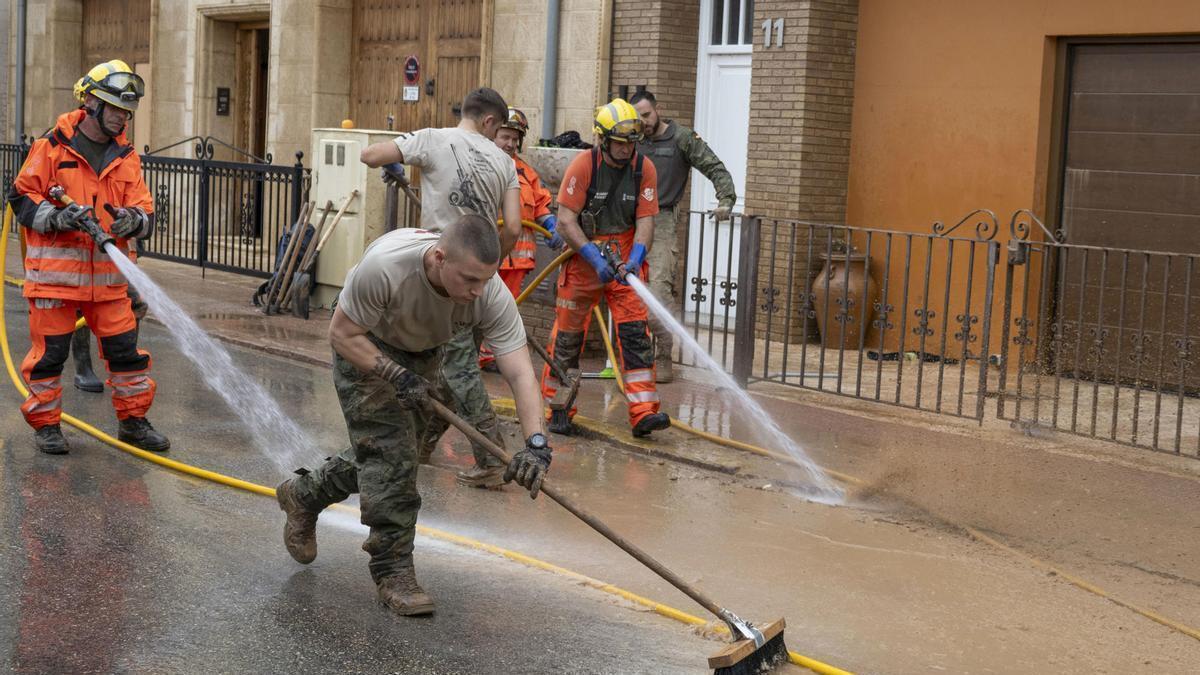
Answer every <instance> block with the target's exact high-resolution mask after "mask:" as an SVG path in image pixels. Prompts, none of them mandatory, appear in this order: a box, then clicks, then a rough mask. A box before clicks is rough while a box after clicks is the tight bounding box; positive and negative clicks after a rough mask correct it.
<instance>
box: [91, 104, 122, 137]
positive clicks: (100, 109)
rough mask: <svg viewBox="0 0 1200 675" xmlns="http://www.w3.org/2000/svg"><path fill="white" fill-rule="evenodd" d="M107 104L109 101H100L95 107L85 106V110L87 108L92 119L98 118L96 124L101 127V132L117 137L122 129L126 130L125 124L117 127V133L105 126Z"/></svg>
mask: <svg viewBox="0 0 1200 675" xmlns="http://www.w3.org/2000/svg"><path fill="white" fill-rule="evenodd" d="M107 105H108V103H107V102H106V101H100V102H99V103H97V104H96V107H95V108H90V109H89V108H87V107H84V110H87V114H88V117H91V118H92V119H94V120H96V126H98V127H100V133H102V134H104V135H105V136H108V137H109V138H110V139H113V138H116V137H117V136H120V135H121V132H122V131H125V125H124V124H122V125H121V128H120V129H117V132H116V133H110V132H109V130H108V127H106V126H104V107H105V106H107Z"/></svg>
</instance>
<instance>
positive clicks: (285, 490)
mask: <svg viewBox="0 0 1200 675" xmlns="http://www.w3.org/2000/svg"><path fill="white" fill-rule="evenodd" d="M295 488H296V479H295V478H292V479H290V480H285V481H283V482H282V483H280V484H279V487H277V488H275V500H276V501H278V502H279V508H280V509H282V510H283V512H284V513H285V514H286V515H287V523H285V524H284V526H283V545H284V546H285V547H287V552H288V553H289V554H290V555H291V556H292V559H293V560H295V561H296V562H298V563H301V564H303V565H307V564H308V563H310V562H312V561H314V560H316V559H317V517H318V516H319V515H320V513H314V512H312V511H310V510H309V509H307V508H305V507H304V505H303V504H301V503H300V500H299V499H297V498H296V491H295Z"/></svg>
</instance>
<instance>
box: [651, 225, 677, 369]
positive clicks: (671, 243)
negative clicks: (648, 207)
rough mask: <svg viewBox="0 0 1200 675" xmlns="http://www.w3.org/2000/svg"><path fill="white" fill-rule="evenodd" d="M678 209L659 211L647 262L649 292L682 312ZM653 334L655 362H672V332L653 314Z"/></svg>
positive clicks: (664, 303)
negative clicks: (678, 269) (679, 279)
mask: <svg viewBox="0 0 1200 675" xmlns="http://www.w3.org/2000/svg"><path fill="white" fill-rule="evenodd" d="M680 210H681V209H680V207H679V206H678V205H676V206H672V207H670V208H665V209H662V210H660V211H659V212H658V213H657V214H656V215H655V216H654V245H653V246H651V247H650V255H649V256H647V260H646V262H648V263H649V264H650V283H649V284H648V286H649V287H650V292H651V293H653V294H654V297H656V298H658V299H659V301H660V302H662V304H663V305H665V306H666V307H667V309H670V310H671V311H673V312H674V311H677V310H678V309H679V289H678V288H677V287H676V283H675V282H676V279H677V276H676V268H677V267H678V266H679V239H678V232H679V212H680ZM650 332H651V334H653V335H654V353H655V360H661V359H663V358H665V359H666V360H668V361H669V360H670V359H671V346H672V344H673V342H674V341H673V339H672V336H671V331H670V330H668V329H667V327H666V326H664V325H662V322H661V321H659V319H658V317H657V316H656V315H655V314H654V313H653V312H651V313H650Z"/></svg>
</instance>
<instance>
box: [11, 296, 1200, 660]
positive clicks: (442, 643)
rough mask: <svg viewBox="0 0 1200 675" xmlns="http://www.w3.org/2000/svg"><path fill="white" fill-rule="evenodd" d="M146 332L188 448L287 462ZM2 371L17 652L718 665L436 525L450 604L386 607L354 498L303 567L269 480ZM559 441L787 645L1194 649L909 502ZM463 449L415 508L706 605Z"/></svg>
mask: <svg viewBox="0 0 1200 675" xmlns="http://www.w3.org/2000/svg"><path fill="white" fill-rule="evenodd" d="M8 293H9V295H8V296H7V297H8V299H9V302H10V303H11V302H12V301H13V300H16V297H15V293H13V292H12V291H8ZM18 302H19V300H18ZM18 307H19V305H18ZM22 314H23V313H22V312H20V311H19V310H11V305H10V311H9V312H8V313H7V315H6V316H7V318H8V320H9V321H10V322H11V325H10V335H13V336H14V337H15V338H17V339H14V348H15V349H17V351H18V352H19V353H20V352H23V350H24V348H25V344H26V340H25V338H24V337H21V336H22V335H23V330H24V322H23V318H22ZM144 338H145V344H146V345H147V346H148V347H149V348H150V349H151V350H152V351H153V352H154V358H155V369H156V378H157V380H158V382H159V394H158V400H157V401H156V404H155V407H154V409H153V410H152V411H151V419H152V420H153V421H154V423H155V424H156V426H158V427H159V428H160V429H162V430H163V431H164V432H166V433H168V434H169V435H171V437H172V440H173V441H174V443H175V445H174V448H173V450H172V453H171V456H172V457H174V458H176V459H180V460H183V461H187V462H189V463H193V464H197V465H200V466H204V467H206V468H212V469H215V470H219V471H222V472H224V473H229V474H232V475H237V476H239V477H242V478H246V479H248V480H252V481H255V482H260V483H264V484H270V485H273V484H275V483H277V482H278V481H279V480H281V479H282V478H284V477H285V476H283V475H281V473H280V470H279V469H278V468H276V464H275V462H273V461H272V460H271V459H269V458H266V457H264V456H263V455H262V454H261V453H259V452H258V451H257V450H256V449H255V448H254V447H253V446H252V445H251V443H250V442H249V441H248V440H247V439H249V438H250V437H251V436H250V434H248V433H245V432H244V431H243V430H242V429H241V427H240V426H238V424H236V423H235V422H234V420H233V416H232V413H230V412H229V411H228V410H226V409H225V408H224V404H223V403H221V402H220V400H219V398H217V397H216V396H215V395H214V394H212V393H211V392H208V391H206V390H204V389H203V385H202V384H201V381H200V379H199V378H198V376H197V374H196V373H195V371H194V369H193V368H192V367H191V365H190V364H189V363H188V362H187V361H186V359H184V358H183V357H182V356H181V355H179V354H177V353H174V352H173V350H172V348H171V347H170V344H169V341H168V340H167V339H166V338H165V336H164V335H163V334H162V329H161V328H159V327H157V326H154V325H152V324H148V325H146V326H145V328H144ZM233 352H234V358H235V361H237V362H238V363H240V364H243V365H244V367H245V368H246V371H247V374H248V376H251V377H255V378H258V379H259V380H260V381H262V382H263V383H264V385H265V386H266V387H267V388H268V390H269V391H271V392H272V395H273V396H275V397H276V398H278V399H279V400H280V402H281V404H282V406H283V407H284V409H285V411H287V412H288V413H289V414H291V415H292V416H293V417H294V418H295V419H296V420H297V421H298V422H299V423H300V424H301V426H302V427H303V428H304V429H305V430H306V431H308V432H309V433H311V434H313V435H314V436H315V437H316V438H317V439H318V441H319V443H320V444H321V446H322V447H323V448H328V449H329V450H330V451H335V450H337V449H338V448H340V447H342V446H343V445H344V443H345V439H344V434H345V431H344V427H343V426H342V423H341V419H340V413H339V412H338V409H337V404H336V400H335V397H334V394H333V391H332V386H331V384H330V381H329V376H328V373H327V372H325V371H324V369H322V368H319V367H310V366H306V365H298V364H295V363H292V362H289V361H286V360H283V359H279V358H275V357H271V356H264V355H262V354H259V353H252V352H247V351H242V350H237V349H234V350H233ZM8 396H9V399H10V403H11V406H12V408H13V411H12V412H11V414H8V415H5V416H4V417H3V418H0V419H2V420H3V422H0V428H2V429H3V436H2V437H3V438H4V439H5V445H4V448H3V452H4V457H5V460H4V473H3V477H4V481H5V487H6V488H7V489H6V490H5V499H4V500H3V506H2V509H3V511H2V517H3V518H4V521H5V525H6V531H8V532H11V533H14V534H13V535H12V536H10V538H9V545H8V546H7V547H5V548H4V549H3V550H2V551H0V565H2V566H3V569H2V570H0V572H2V574H3V576H2V577H0V578H3V579H5V583H4V586H3V588H4V590H3V593H4V595H5V596H6V597H5V598H4V600H5V602H3V603H0V626H3V627H4V628H3V633H0V658H3V660H4V662H6V663H7V664H9V665H10V666H11V667H14V668H15V669H19V670H25V671H28V672H34V671H46V670H77V671H91V672H99V671H112V670H127V671H128V670H132V671H145V670H155V671H158V672H195V671H197V670H216V671H222V672H251V671H262V670H266V669H272V670H274V669H279V667H280V666H282V667H284V668H288V669H293V670H296V669H303V670H305V671H312V672H325V671H334V670H338V671H346V670H349V671H378V670H385V671H393V670H394V671H404V672H703V657H704V656H705V655H707V654H708V653H709V652H711V651H713V650H714V649H715V648H716V646H717V644H716V643H715V642H712V641H708V640H705V639H703V638H701V637H699V636H697V635H695V634H694V633H693V632H692V631H690V630H689V629H687V628H685V627H683V626H681V625H679V624H675V623H673V622H670V621H668V620H666V619H663V618H661V617H658V616H657V615H653V614H650V613H647V612H644V611H641V610H637V609H633V608H631V607H629V606H627V605H626V604H625V603H623V602H618V601H615V600H613V599H611V597H610V596H606V595H602V594H600V593H598V592H596V591H593V590H590V589H586V588H582V587H579V586H577V585H574V584H570V583H567V582H565V581H564V580H562V579H560V578H558V577H555V576H553V575H550V574H547V573H545V572H541V571H537V570H533V569H530V568H527V567H524V566H521V565H517V564H514V563H511V562H508V561H506V560H503V559H500V558H497V557H495V556H491V555H484V554H480V553H476V552H474V551H470V550H467V549H463V548H461V547H458V546H453V545H449V544H444V543H440V542H437V541H434V540H431V539H429V538H427V537H420V538H419V540H418V547H417V560H418V563H417V564H418V573H419V575H420V578H421V580H422V583H423V584H424V585H425V587H426V589H427V590H429V591H430V592H431V594H433V595H434V597H435V598H436V599H437V601H438V603H439V605H438V612H437V614H436V615H435V616H434V617H433V618H432V619H430V620H427V621H422V620H416V621H413V620H403V619H397V618H394V617H391V616H390V615H388V614H387V613H386V612H384V611H383V610H382V609H380V608H378V607H377V606H376V605H375V603H374V596H373V587H372V585H371V582H370V580H369V578H368V576H367V573H366V555H365V554H364V553H362V552H361V550H359V548H358V547H359V545H360V544H361V541H362V538H363V534H362V533H361V532H360V531H358V530H357V529H356V528H355V527H354V524H353V523H352V522H349V523H342V522H337V521H340V520H344V519H338V518H331V517H325V518H323V519H322V522H321V525H320V526H319V530H318V536H319V540H320V547H321V548H320V555H319V557H318V559H317V561H316V562H315V563H314V564H313V565H311V566H308V567H302V566H300V565H297V564H295V563H294V562H292V561H291V559H290V558H288V556H287V554H286V552H284V551H283V549H282V545H281V542H280V530H281V524H282V517H281V514H280V512H279V511H278V509H277V508H276V507H275V505H274V504H273V503H272V502H271V501H270V500H268V499H265V498H262V497H257V496H253V495H248V494H242V493H238V492H235V491H232V490H229V489H227V488H221V487H216V486H213V485H210V484H206V483H202V482H199V481H196V480H194V479H190V478H184V477H180V476H178V475H175V474H172V473H169V472H166V471H164V470H162V469H158V468H155V467H152V466H150V465H149V464H146V463H144V462H141V461H140V460H137V459H135V458H131V457H128V456H125V455H123V454H120V453H118V452H117V451H115V450H111V449H108V448H106V447H103V446H101V445H99V444H98V443H96V442H94V441H91V440H90V439H86V438H85V437H84V436H82V435H81V434H79V433H76V432H68V435H69V437H70V440H71V441H72V443H73V444H74V450H73V452H72V454H71V455H69V456H67V457H64V458H53V457H47V456H42V455H39V454H37V453H36V452H35V451H34V450H33V448H32V444H31V443H30V441H29V434H28V431H27V430H26V429H25V428H24V426H23V423H22V421H21V420H20V418H19V415H17V413H16V412H15V407H16V403H17V399H16V396H15V394H13V393H9V394H8ZM65 407H66V409H67V410H69V411H72V412H76V413H78V414H79V416H81V417H83V418H85V419H89V420H92V421H94V422H95V423H97V424H98V425H99V426H101V427H102V428H111V427H112V426H114V422H112V413H111V408H110V406H109V404H108V401H107V396H97V395H86V394H82V393H79V392H76V391H74V390H71V389H68V392H67V396H66V405H65ZM240 414H242V415H244V416H248V417H251V418H252V417H253V411H241V413H240ZM671 438H672V436H670V435H667V434H664V435H663V436H662V440H660V441H659V442H660V443H668V442H672V441H671V440H670V439H671ZM554 441H555V442H556V443H557V446H558V451H557V452H556V455H555V460H554V466H553V469H552V472H551V475H552V477H553V479H555V480H558V481H560V482H561V484H562V485H563V487H564V489H565V490H566V491H568V492H570V493H571V494H572V495H573V496H576V497H578V499H579V500H580V501H581V502H582V503H583V504H585V505H587V506H589V508H591V509H593V510H594V511H595V512H597V513H598V514H600V515H601V516H602V517H604V518H605V519H607V520H609V521H610V523H611V524H612V525H613V526H614V527H615V528H617V529H618V531H620V532H622V533H624V534H626V535H628V536H630V537H631V538H633V539H635V540H636V541H638V542H639V543H640V544H642V545H643V546H644V547H645V548H646V549H648V550H649V551H650V552H651V553H652V554H654V555H655V556H657V557H658V558H659V559H660V560H662V561H663V562H664V563H666V564H668V565H670V566H672V567H674V568H675V569H677V571H679V572H680V573H681V574H682V575H683V576H684V577H685V578H687V579H689V580H691V581H694V582H696V583H698V584H700V585H701V586H702V587H704V588H705V589H706V590H708V591H709V592H710V593H711V594H712V595H714V596H715V597H716V598H717V599H718V600H719V601H721V602H724V603H727V604H728V605H730V606H731V607H732V608H733V609H734V610H735V611H737V612H738V613H740V614H742V615H743V616H747V617H749V618H754V619H770V618H773V617H775V616H781V615H782V616H786V617H787V619H788V623H789V628H788V631H787V636H788V643H789V646H791V647H792V649H794V650H796V651H799V652H801V653H804V654H807V655H809V656H812V657H814V658H818V659H821V660H824V661H827V662H830V663H833V664H834V665H837V666H840V667H843V668H847V669H850V670H855V671H860V672H888V673H893V672H900V673H903V672H913V673H915V672H928V671H930V670H946V671H949V672H962V673H982V672H1016V671H1019V670H1035V671H1048V670H1049V671H1054V672H1081V673H1082V672H1139V671H1145V672H1150V671H1153V672H1180V673H1184V672H1195V671H1196V670H1197V669H1200V650H1198V649H1197V643H1196V642H1195V641H1194V640H1192V639H1191V638H1185V637H1182V636H1180V635H1179V634H1178V633H1174V632H1172V631H1170V630H1168V629H1166V628H1164V627H1161V626H1158V625H1157V624H1153V623H1151V622H1149V621H1147V620H1145V619H1143V618H1141V617H1138V616H1136V615H1133V614H1131V613H1129V612H1128V610H1125V609H1122V608H1120V607H1117V606H1116V605H1113V604H1112V603H1109V602H1107V601H1104V600H1102V599H1099V598H1096V597H1094V596H1091V595H1088V594H1085V593H1083V592H1081V591H1079V590H1078V589H1075V588H1073V587H1071V586H1068V585H1067V584H1065V583H1063V582H1062V581H1061V580H1059V579H1056V578H1055V577H1053V576H1049V575H1046V574H1045V573H1044V572H1042V571H1040V570H1038V569H1036V568H1033V567H1032V566H1030V565H1028V564H1027V563H1025V562H1023V561H1021V560H1019V559H1016V558H1013V557H1012V556H1009V555H1005V554H1003V553H1000V552H998V551H996V550H995V549H992V548H989V547H986V546H983V545H981V544H978V543H976V542H973V541H971V540H970V539H968V538H966V537H965V536H963V535H962V534H961V533H959V532H957V531H954V530H953V529H950V528H947V527H946V526H945V525H944V524H942V523H941V522H940V521H939V520H938V519H936V518H931V517H929V516H928V515H927V514H923V513H922V512H920V511H919V510H917V509H914V508H912V507H910V506H905V505H893V504H889V503H887V502H883V501H878V500H869V501H867V502H865V503H860V504H854V505H852V506H849V507H843V508H832V507H826V506H820V505H815V504H810V503H807V502H804V501H802V500H799V499H797V498H795V497H793V496H792V495H790V494H788V493H786V492H784V491H781V490H780V489H779V488H778V487H777V486H775V485H771V486H770V487H766V483H765V482H764V481H756V480H743V479H740V478H738V477H736V476H729V475H724V474H720V473H715V472H712V471H706V470H701V469H698V468H695V467H691V466H685V465H681V464H678V463H675V462H670V461H667V460H664V459H660V458H653V457H645V456H641V455H636V454H631V453H629V452H627V451H625V450H623V449H620V448H618V447H616V446H613V445H611V444H608V443H603V442H599V441H594V440H586V441H578V440H577V441H574V442H567V441H563V439H559V438H556V439H554ZM303 459H304V461H305V462H307V463H309V464H310V465H311V464H312V463H313V462H315V461H317V460H319V459H320V458H303ZM467 461H469V451H468V450H467V448H466V447H465V444H463V443H461V439H459V438H458V437H457V436H453V437H449V438H448V440H447V443H445V444H444V447H443V448H442V450H441V451H439V453H437V455H436V456H435V463H436V464H437V466H435V467H432V468H431V470H428V471H423V472H422V475H421V478H420V487H421V491H422V495H423V497H424V508H423V510H422V513H421V523H422V524H423V525H428V526H431V527H436V528H439V529H444V530H448V531H451V532H454V533H457V534H462V535H466V536H472V537H475V538H478V539H481V540H484V541H487V542H489V543H493V544H497V545H500V546H504V547H507V548H510V549H516V550H519V551H522V552H524V553H527V554H529V555H533V556H536V557H539V558H542V559H544V560H547V561H550V562H553V563H556V564H559V565H562V566H564V567H568V568H571V569H574V570H576V571H578V572H581V573H584V574H588V575H590V576H593V577H596V578H599V579H602V580H605V581H608V582H611V583H614V584H617V585H619V586H622V587H624V588H627V589H630V590H632V591H634V592H637V593H640V594H642V595H646V596H649V597H652V598H654V599H656V600H659V601H661V602H666V603H668V604H671V605H674V606H676V607H680V608H682V609H685V610H688V611H692V612H693V613H699V612H700V610H699V609H698V608H696V607H694V606H693V605H691V604H690V603H689V602H688V601H687V600H686V598H683V597H682V596H681V595H679V594H678V593H677V592H675V591H674V590H672V589H671V588H669V587H668V586H667V585H666V584H665V583H663V582H661V581H659V580H658V579H657V578H655V577H653V576H652V575H651V574H650V573H649V572H647V571H645V570H644V569H641V568H640V567H639V566H637V565H636V563H634V562H633V561H632V560H630V559H628V558H627V557H626V556H624V554H622V553H621V552H620V551H619V550H617V549H615V548H614V547H612V546H611V545H610V544H608V543H607V542H605V541H604V540H602V539H601V538H600V537H599V536H598V535H595V534H593V533H592V532H591V531H590V530H588V529H586V528H585V527H584V526H582V525H581V524H579V523H577V522H575V521H574V520H573V519H572V518H571V517H570V516H569V515H568V514H566V513H565V512H564V511H562V510H561V509H560V508H559V507H557V506H556V505H554V504H553V503H551V502H549V501H547V500H544V499H538V500H537V501H534V502H531V501H530V500H529V499H528V497H527V496H524V495H523V494H522V493H520V492H518V491H517V490H515V489H511V488H510V489H507V490H504V491H500V492H482V491H475V490H467V489H464V488H459V487H457V486H456V485H455V484H454V482H453V475H452V473H451V471H450V470H448V469H450V468H453V467H456V466H461V465H463V464H464V463H465V462H467ZM755 468H756V471H758V472H759V473H764V472H765V471H767V470H769V467H766V466H756V467H755ZM764 487H766V489H763V488H764ZM345 520H348V519H345Z"/></svg>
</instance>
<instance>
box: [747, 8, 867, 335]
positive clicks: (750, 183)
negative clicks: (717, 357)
mask: <svg viewBox="0 0 1200 675" xmlns="http://www.w3.org/2000/svg"><path fill="white" fill-rule="evenodd" d="M768 19H769V20H772V21H774V20H775V19H783V20H784V44H783V46H782V47H776V46H775V42H774V40H772V43H771V46H770V47H768V48H764V47H763V43H762V33H761V29H756V31H755V37H756V39H755V43H754V56H753V59H754V61H753V63H754V65H753V73H752V75H751V93H750V136H749V152H748V162H747V185H746V212H747V213H753V214H762V215H764V216H770V217H772V218H787V219H804V220H815V221H819V222H826V223H844V222H845V218H846V187H847V181H848V179H849V170H850V114H851V109H852V106H853V103H854V51H855V41H856V39H857V33H858V1H857V0H809V1H806V2H795V1H793V0H758V1H757V2H756V3H755V6H754V24H753V25H754V26H756V27H758V26H761V25H762V23H763V22H764V21H767V20H768ZM773 227H774V225H773V223H772V221H770V220H764V224H763V245H762V248H761V252H762V253H761V265H760V270H759V274H760V279H762V280H764V281H765V280H766V279H767V275H768V272H769V270H770V267H771V264H772V259H774V263H775V277H774V284H773V286H774V287H775V288H776V289H778V290H779V295H778V296H777V297H776V304H777V307H779V308H780V309H781V310H782V308H783V307H785V306H786V303H787V301H788V299H789V294H790V299H791V300H792V303H793V307H796V308H798V307H800V298H798V297H797V296H799V295H801V294H803V293H804V289H805V284H806V282H807V281H808V280H809V279H810V278H811V277H812V276H813V275H815V273H816V272H817V270H815V269H809V266H808V265H807V264H806V257H807V253H808V241H807V238H806V237H805V236H804V234H805V232H806V230H805V229H804V228H800V230H799V234H800V236H798V237H797V238H796V240H795V243H794V245H793V247H792V248H791V250H788V249H787V248H786V247H784V246H781V247H780V248H772V234H773ZM778 234H779V238H778V239H777V240H775V241H777V242H779V243H781V244H782V243H784V242H789V241H790V240H791V228H790V226H784V227H783V228H782V229H780V231H779V233H778ZM825 245H826V242H825V241H824V240H822V241H820V242H814V250H822V251H823V250H824V248H825ZM792 254H794V255H795V256H796V259H795V264H794V265H793V266H791V269H792V271H791V272H790V276H789V271H788V270H789V264H788V263H789V260H788V259H789V258H790V256H791V255H792ZM814 262H815V265H814V266H819V265H820V262H819V261H814ZM760 286H764V287H765V286H767V284H766V283H762V284H760ZM761 292H762V291H761V290H760V293H761ZM765 319H766V317H765V312H760V313H759V321H758V323H759V327H760V329H763V330H765V327H766V322H765ZM810 324H811V322H810ZM801 325H802V321H801V312H800V311H799V310H798V309H797V310H794V311H793V312H792V313H791V316H789V317H784V316H781V315H777V316H776V317H774V318H773V321H772V327H771V332H772V336H773V337H775V338H776V339H780V338H782V337H783V335H784V333H785V331H787V332H788V333H789V334H790V336H791V339H792V340H793V341H796V340H799V339H802V338H803V337H804V331H803V329H802V327H801ZM788 327H790V331H789V330H788ZM812 330H815V326H811V325H810V331H809V332H810V333H811V332H812Z"/></svg>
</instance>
